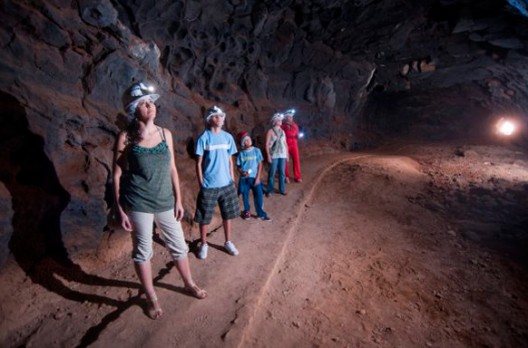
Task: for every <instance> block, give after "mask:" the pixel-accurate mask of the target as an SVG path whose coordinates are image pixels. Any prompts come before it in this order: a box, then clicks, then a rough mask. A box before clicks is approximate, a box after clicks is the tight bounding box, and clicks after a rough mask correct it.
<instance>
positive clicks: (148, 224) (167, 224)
mask: <svg viewBox="0 0 528 348" xmlns="http://www.w3.org/2000/svg"><path fill="white" fill-rule="evenodd" d="M127 215H128V217H129V219H130V222H131V223H132V228H133V229H134V231H133V233H132V243H133V250H132V259H133V260H134V262H136V263H144V262H147V261H149V260H150V259H151V258H152V256H153V255H154V253H153V251H152V235H153V233H154V230H153V225H152V224H153V222H154V221H156V225H157V226H158V227H159V228H160V229H161V235H162V237H163V240H164V242H165V246H166V247H167V250H169V253H170V254H171V256H172V258H173V260H181V259H183V258H185V257H186V256H187V253H188V252H189V247H188V246H187V243H186V242H185V238H184V236H183V230H182V227H181V223H180V222H179V221H178V220H176V217H175V216H174V209H171V210H167V211H164V212H162V213H141V212H137V211H128V212H127Z"/></svg>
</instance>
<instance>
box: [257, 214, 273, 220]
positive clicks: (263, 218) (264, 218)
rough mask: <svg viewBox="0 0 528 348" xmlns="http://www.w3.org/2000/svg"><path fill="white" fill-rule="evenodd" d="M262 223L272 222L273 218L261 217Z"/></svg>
mask: <svg viewBox="0 0 528 348" xmlns="http://www.w3.org/2000/svg"><path fill="white" fill-rule="evenodd" d="M259 218H260V219H261V220H262V221H271V218H270V217H269V216H267V215H266V216H261V217H259Z"/></svg>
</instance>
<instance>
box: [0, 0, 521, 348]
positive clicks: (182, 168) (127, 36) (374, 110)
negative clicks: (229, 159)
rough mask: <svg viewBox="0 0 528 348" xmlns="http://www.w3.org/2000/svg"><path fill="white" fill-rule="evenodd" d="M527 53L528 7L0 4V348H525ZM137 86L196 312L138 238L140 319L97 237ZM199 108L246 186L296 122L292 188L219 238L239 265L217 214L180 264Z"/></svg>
mask: <svg viewBox="0 0 528 348" xmlns="http://www.w3.org/2000/svg"><path fill="white" fill-rule="evenodd" d="M527 43H528V1H526V0H501V1H497V0H482V1H467V0H420V1H418V0H416V1H415V0H382V1H373V0H355V1H349V0H285V1H276V0H263V1H257V0H222V1H185V0H174V1H159V0H158V1H151V0H144V1H124V0H120V1H108V0H94V1H60V0H50V1H44V2H39V1H15V0H8V1H4V2H2V4H1V5H0V45H1V46H2V50H1V52H0V77H1V78H0V110H1V111H0V122H1V123H2V124H1V126H0V210H1V211H0V229H1V230H0V253H1V254H0V298H2V300H1V301H0V327H2V330H1V331H0V346H2V347H30V346H44V347H52V346H53V347H55V346H66V347H70V346H71V347H88V346H94V347H95V346H97V347H108V346H127V347H137V346H141V347H160V346H169V347H173V346H177V347H195V346H200V347H224V346H228V347H231V346H236V347H271V346H278V347H305V346H313V347H331V346H336V347H351V346H357V347H524V346H528V314H527V313H528V299H527V297H526V295H525V294H526V292H527V291H528V256H527V255H528V254H527V253H526V251H527V250H528V227H527V226H528V135H527V134H528V84H527V81H528V44H527ZM135 82H145V83H148V84H149V85H150V84H151V85H152V86H153V87H155V89H156V92H155V93H159V95H160V98H159V99H158V100H157V101H156V105H157V109H156V110H157V111H156V112H157V114H156V119H155V125H156V126H159V127H163V128H166V130H167V131H170V132H171V133H172V137H173V140H174V152H175V159H176V164H177V170H178V179H179V184H180V188H181V202H182V205H183V208H184V210H185V218H184V219H183V220H182V221H181V227H182V232H183V236H184V239H185V242H186V243H187V244H188V246H189V249H190V251H189V253H188V256H187V260H188V262H189V264H190V267H191V269H192V275H193V278H194V281H195V282H196V284H197V285H198V286H203V287H204V288H205V289H207V292H208V294H209V295H208V298H206V299H204V300H200V301H197V299H196V298H194V297H196V296H194V297H193V296H192V293H191V294H189V291H188V290H189V289H188V286H187V285H189V284H184V282H183V284H182V281H181V279H180V274H179V273H178V272H177V271H178V267H177V266H176V267H175V263H174V262H173V260H172V259H171V257H170V254H169V253H168V252H167V250H166V249H165V245H166V244H165V241H164V239H163V234H162V233H160V232H161V230H160V228H159V227H158V226H157V224H154V225H153V232H154V233H153V241H154V243H153V249H154V253H153V255H154V256H153V258H152V259H151V260H150V265H151V268H152V274H149V277H151V278H153V282H154V289H155V292H156V294H157V298H158V300H159V302H158V304H159V305H160V306H161V307H162V308H163V316H162V317H161V318H157V320H151V319H156V318H154V317H153V315H152V312H153V311H154V312H155V313H156V314H159V312H158V311H157V310H156V307H155V305H154V301H153V299H152V297H149V296H147V295H146V294H145V289H143V288H142V286H141V280H140V279H138V276H137V273H136V269H139V266H138V265H136V267H134V266H133V265H132V261H131V254H132V250H133V248H134V246H133V242H131V235H130V233H129V232H128V231H125V230H124V229H123V228H121V226H120V225H119V223H117V224H114V223H112V224H109V223H108V222H109V221H106V219H105V217H107V216H112V214H113V213H115V210H112V209H114V208H115V202H114V198H115V196H114V194H113V182H112V180H113V177H112V173H111V172H112V168H113V165H114V163H113V160H114V146H115V143H114V142H115V138H116V137H117V136H118V134H119V133H120V132H121V131H123V130H126V126H127V122H128V119H127V117H126V116H125V113H126V112H127V111H126V110H125V109H126V106H127V105H123V100H122V99H121V97H122V95H123V92H125V91H126V90H127V88H129V87H130V85H131V84H132V83H135ZM213 105H217V106H219V107H220V108H222V110H224V111H225V112H226V114H227V116H226V118H225V123H224V126H223V130H224V131H225V132H226V133H227V134H230V135H231V136H233V142H234V143H235V144H236V146H237V150H238V151H239V152H240V151H242V150H243V149H242V144H241V143H240V139H237V137H236V136H237V134H240V133H241V132H243V131H245V132H247V134H249V136H250V138H251V140H252V142H253V146H254V147H255V148H257V149H258V150H260V151H261V154H262V157H263V165H262V171H261V174H260V175H261V177H260V181H261V182H262V183H263V184H264V185H265V184H266V183H267V181H268V179H269V178H268V171H269V167H270V165H269V163H267V158H266V155H267V152H266V150H267V149H266V146H267V144H266V137H267V134H268V132H269V130H270V121H271V117H272V115H274V114H275V113H277V112H284V111H286V110H288V109H291V108H294V109H295V110H296V113H295V116H294V118H293V119H294V121H295V122H296V123H297V124H298V126H299V129H300V130H301V131H302V132H303V134H304V137H303V138H300V137H299V138H298V139H297V141H298V147H299V152H300V158H301V161H300V162H301V171H302V180H295V179H296V178H294V177H293V176H294V175H295V174H294V173H293V171H292V173H291V175H292V177H290V180H289V183H287V184H285V188H286V192H283V193H287V194H285V195H279V194H274V193H275V192H274V189H273V191H270V192H267V193H269V195H267V196H265V197H264V198H263V200H264V203H263V207H264V208H265V210H266V212H267V213H268V214H269V217H270V219H269V220H263V219H259V216H257V215H258V213H257V214H254V213H253V211H254V205H255V204H258V203H255V202H254V201H253V200H250V206H251V209H250V212H249V214H241V216H240V218H239V217H236V218H234V219H232V221H231V227H232V233H231V238H232V242H234V243H235V244H236V246H237V247H238V249H239V251H240V254H239V255H237V256H236V257H232V255H230V254H229V253H228V250H227V249H226V246H225V239H227V233H226V234H224V233H223V232H224V230H223V228H224V226H225V225H224V224H223V221H222V215H221V214H220V212H219V210H218V208H216V210H215V212H214V214H213V219H212V222H211V224H210V226H209V227H208V231H207V232H208V233H207V238H208V240H209V242H208V243H209V244H208V245H209V249H208V250H209V256H208V257H207V258H206V259H199V257H198V256H199V253H198V251H199V247H200V246H201V245H202V243H201V235H200V226H199V224H198V223H196V222H194V220H193V218H194V217H193V213H194V212H195V211H196V206H197V197H198V194H199V192H200V190H201V187H200V185H199V183H198V180H197V173H196V158H197V156H196V153H195V151H196V144H197V142H198V141H197V139H198V137H199V136H200V135H201V134H203V132H204V131H205V128H204V116H205V115H204V112H205V110H207V109H209V108H210V107H211V106H213ZM154 134H158V133H154ZM290 156H291V155H290ZM290 159H291V157H290ZM234 160H235V163H236V159H234ZM291 162H292V161H291V160H290V161H289V166H290V167H291V165H292V164H291ZM290 167H288V168H289V170H290V169H292V168H290ZM128 169H129V168H127V169H126V170H128ZM235 171H236V168H235ZM236 172H238V171H236ZM128 174H129V173H128V172H127V175H128ZM232 179H233V181H234V182H235V185H238V184H239V176H238V174H235V177H234V178H232ZM279 180H280V178H277V180H276V182H277V181H279ZM279 191H280V188H279ZM278 193H280V192H278ZM240 200H241V201H240V202H239V203H241V204H240V205H241V207H240V208H242V207H243V204H242V203H243V202H242V198H241V197H240ZM244 209H245V207H244ZM112 222H115V221H112ZM133 233H134V232H133ZM132 236H134V234H132Z"/></svg>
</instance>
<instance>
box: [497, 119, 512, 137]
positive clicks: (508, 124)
mask: <svg viewBox="0 0 528 348" xmlns="http://www.w3.org/2000/svg"><path fill="white" fill-rule="evenodd" d="M495 127H497V131H498V132H499V134H502V135H506V136H510V135H512V134H513V132H515V124H514V123H513V122H512V121H510V120H507V119H505V118H501V119H500V120H499V122H497V124H496V126H495Z"/></svg>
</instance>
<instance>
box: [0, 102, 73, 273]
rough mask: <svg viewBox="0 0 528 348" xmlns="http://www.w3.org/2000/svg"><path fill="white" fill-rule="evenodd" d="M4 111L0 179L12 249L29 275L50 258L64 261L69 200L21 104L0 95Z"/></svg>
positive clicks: (0, 146)
mask: <svg viewBox="0 0 528 348" xmlns="http://www.w3.org/2000/svg"><path fill="white" fill-rule="evenodd" d="M0 107H1V110H2V113H1V116H0V117H1V120H2V123H3V125H2V128H1V129H0V163H2V166H1V167H0V180H1V181H2V182H3V183H4V184H5V186H6V187H7V189H8V190H9V192H10V194H11V197H12V206H13V211H14V214H13V220H12V224H13V236H12V238H11V240H10V242H9V248H10V250H11V252H12V253H13V255H14V257H15V259H16V261H17V262H18V263H19V264H20V265H21V266H22V268H23V269H24V270H26V271H29V270H30V269H31V267H32V266H33V265H34V264H35V262H37V261H38V260H40V259H42V258H43V257H46V256H50V257H52V258H56V259H59V260H66V259H67V258H68V255H67V251H66V249H65V248H64V245H63V242H62V235H61V231H60V215H61V212H62V211H63V210H64V208H65V207H66V205H67V204H68V202H69V200H70V195H69V194H68V192H66V191H65V190H64V188H63V187H62V186H61V185H60V183H59V179H58V178H57V174H56V173H55V169H54V168H53V164H52V163H51V161H50V160H49V159H48V158H47V156H46V155H45V153H44V149H43V145H44V142H43V140H42V138H41V137H39V136H37V135H35V134H33V133H31V132H30V130H29V129H28V120H27V116H26V113H25V111H24V108H23V107H22V105H21V104H20V103H19V102H18V101H17V100H16V99H15V98H14V97H12V96H11V95H9V94H7V93H1V92H0Z"/></svg>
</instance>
